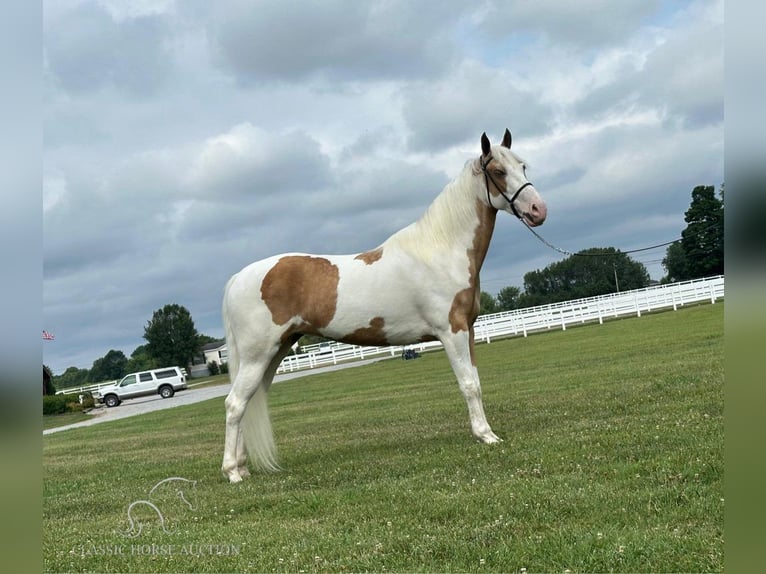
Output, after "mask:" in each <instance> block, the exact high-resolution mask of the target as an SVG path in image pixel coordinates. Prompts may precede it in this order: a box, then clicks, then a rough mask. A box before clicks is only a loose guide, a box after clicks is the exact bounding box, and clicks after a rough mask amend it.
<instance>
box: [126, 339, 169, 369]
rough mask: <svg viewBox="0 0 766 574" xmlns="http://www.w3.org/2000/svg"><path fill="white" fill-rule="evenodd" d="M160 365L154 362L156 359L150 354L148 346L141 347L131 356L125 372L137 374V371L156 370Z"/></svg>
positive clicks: (134, 350)
mask: <svg viewBox="0 0 766 574" xmlns="http://www.w3.org/2000/svg"><path fill="white" fill-rule="evenodd" d="M159 366H160V365H158V364H157V362H156V361H155V360H154V357H152V356H151V354H150V353H149V349H148V347H147V345H139V346H138V347H136V348H135V349H133V352H132V353H131V354H130V359H128V364H127V366H126V367H125V372H127V373H135V372H136V371H148V370H149V369H154V368H156V367H159Z"/></svg>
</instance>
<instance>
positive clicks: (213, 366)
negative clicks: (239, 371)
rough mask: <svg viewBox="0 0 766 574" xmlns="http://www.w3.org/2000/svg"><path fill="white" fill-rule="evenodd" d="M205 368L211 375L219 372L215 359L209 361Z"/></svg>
mask: <svg viewBox="0 0 766 574" xmlns="http://www.w3.org/2000/svg"><path fill="white" fill-rule="evenodd" d="M207 370H208V371H210V374H211V375H217V374H218V373H220V372H221V371H220V370H219V368H218V363H216V362H215V361H210V362H209V363H208V364H207Z"/></svg>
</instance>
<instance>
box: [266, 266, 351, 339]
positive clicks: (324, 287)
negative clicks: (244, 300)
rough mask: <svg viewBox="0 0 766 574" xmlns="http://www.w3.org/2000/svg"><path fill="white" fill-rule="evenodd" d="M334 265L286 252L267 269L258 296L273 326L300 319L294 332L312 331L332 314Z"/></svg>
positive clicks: (335, 295)
mask: <svg viewBox="0 0 766 574" xmlns="http://www.w3.org/2000/svg"><path fill="white" fill-rule="evenodd" d="M338 278H339V273H338V267H337V266H336V265H334V264H332V263H331V262H330V261H328V260H327V259H325V258H323V257H311V256H309V255H288V256H286V257H282V258H281V259H280V260H279V261H277V263H276V264H275V265H274V267H272V268H271V269H269V272H268V273H266V276H265V277H264V278H263V282H262V283H261V298H262V299H263V302H264V303H266V306H267V307H268V308H269V311H271V318H272V320H273V321H274V323H276V324H277V325H284V324H285V323H287V322H288V321H290V320H291V319H293V318H294V317H300V318H301V324H300V325H299V328H293V329H291V331H292V332H297V331H301V332H304V331H314V332H315V331H316V330H317V329H321V328H322V327H326V326H327V325H328V324H329V323H330V321H332V318H333V317H334V316H335V308H336V305H337V302H338Z"/></svg>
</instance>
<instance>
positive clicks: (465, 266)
mask: <svg viewBox="0 0 766 574" xmlns="http://www.w3.org/2000/svg"><path fill="white" fill-rule="evenodd" d="M525 168H526V166H525V165H524V162H523V161H522V160H521V159H520V158H519V157H518V156H517V155H515V154H514V153H513V152H511V132H510V131H508V130H505V135H504V137H503V140H502V143H501V144H500V145H494V146H491V145H490V142H489V139H488V138H487V135H486V134H482V136H481V156H480V157H478V158H476V159H474V160H469V161H468V162H467V163H466V165H465V168H464V169H463V171H462V173H461V174H460V175H459V176H458V177H457V178H456V179H455V180H453V181H452V182H450V183H448V184H447V186H446V187H445V188H444V190H443V191H442V192H441V194H439V196H437V197H436V199H435V200H434V202H433V203H432V204H431V205H430V206H429V207H428V209H427V210H426V212H425V214H424V215H423V216H422V217H421V218H420V219H419V220H418V221H416V222H415V223H412V224H411V225H409V226H407V227H405V228H404V229H402V230H400V231H398V232H397V233H394V234H393V235H392V236H391V237H389V238H388V239H387V240H386V241H384V242H383V243H382V244H381V245H380V246H379V247H376V248H375V249H372V250H370V251H365V252H363V253H358V254H352V255H307V254H304V253H287V254H282V255H277V256H274V257H270V258H267V259H263V260H261V261H256V262H255V263H252V264H250V265H248V266H247V267H245V268H244V269H242V271H240V272H239V273H237V274H236V275H234V276H233V277H232V278H231V279H230V280H229V282H228V283H227V284H226V290H225V294H224V299H223V320H224V326H225V331H226V343H227V346H228V350H229V376H230V378H231V382H232V387H231V391H229V394H228V396H227V397H226V403H225V404H226V438H225V444H224V454H223V465H222V468H221V470H222V472H223V474H224V476H225V477H226V478H228V479H229V481H230V482H239V481H241V480H242V478H243V477H245V476H248V475H249V474H250V472H249V470H248V468H247V454H248V453H249V454H250V458H251V459H252V461H253V463H254V464H255V465H256V466H258V467H260V468H262V469H264V470H276V469H278V466H277V463H276V457H275V448H274V438H273V434H272V430H271V423H270V420H269V414H268V408H267V402H266V396H267V393H268V390H269V387H270V386H271V382H272V379H273V377H274V373H275V372H276V370H277V367H278V366H279V364H280V362H281V361H282V359H283V358H284V357H285V356H286V355H287V354H288V353H289V351H290V348H291V347H292V345H294V344H295V343H296V342H297V341H298V339H299V338H300V337H301V335H303V334H312V335H321V336H322V337H327V338H330V339H334V340H336V341H342V342H344V343H352V344H357V345H406V344H410V343H416V342H421V341H433V340H439V341H441V343H442V345H443V346H444V349H445V351H446V353H447V357H448V358H449V361H450V365H451V366H452V370H453V371H454V373H455V376H456V377H457V382H458V385H459V387H460V390H461V391H462V393H463V396H464V398H465V401H466V403H467V405H468V413H469V416H470V421H471V431H472V432H473V435H474V436H475V437H476V438H477V439H478V440H480V441H481V442H484V443H495V442H498V441H499V440H500V439H499V438H498V437H497V436H496V435H495V433H493V432H492V429H491V428H490V426H489V424H488V423H487V419H486V416H485V415H484V407H483V406H482V401H481V387H480V384H479V373H478V371H477V369H476V361H475V356H474V332H473V324H474V321H475V320H476V317H477V316H478V314H479V295H480V288H479V271H480V270H481V265H482V263H483V262H484V257H485V256H486V254H487V249H488V248H489V242H490V239H491V238H492V231H493V229H494V226H495V217H496V215H497V212H498V211H500V210H502V211H507V212H509V213H511V214H513V215H515V216H516V217H518V218H519V219H522V220H523V221H524V222H525V223H526V224H527V225H529V226H537V225H541V224H542V223H543V221H545V217H546V214H547V208H546V205H545V202H544V201H543V200H542V198H541V197H540V195H539V194H538V193H537V190H536V189H535V188H534V186H533V185H532V184H531V183H530V182H529V181H528V180H527V178H526V175H525Z"/></svg>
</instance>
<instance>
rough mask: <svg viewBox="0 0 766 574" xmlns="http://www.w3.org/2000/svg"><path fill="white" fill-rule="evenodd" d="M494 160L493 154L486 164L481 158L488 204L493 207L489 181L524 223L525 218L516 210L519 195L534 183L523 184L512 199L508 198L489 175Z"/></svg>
mask: <svg viewBox="0 0 766 574" xmlns="http://www.w3.org/2000/svg"><path fill="white" fill-rule="evenodd" d="M493 159H495V158H493V157H492V154H490V155H489V157H488V158H487V161H486V162H484V161H483V160H482V159H481V158H479V163H480V164H481V171H482V172H484V185H485V186H486V187H487V203H489V205H490V206H491V205H492V200H491V198H490V196H489V181H490V180H492V183H493V184H494V185H495V187H496V188H497V191H498V192H500V195H502V196H503V197H504V198H505V200H506V201H507V202H508V205H510V207H511V211H512V212H513V214H514V215H515V216H516V217H517V218H519V219H521V220H522V221H523V220H524V218H523V216H522V215H521V214H519V212H518V210H517V209H516V198H518V197H519V194H520V193H521V191H522V190H523V189H524V188H525V187H527V186H530V185H532V182H531V181H528V182H526V183H524V184H522V185H521V187H520V188H519V189H517V190H516V192H515V193H514V194H513V195H512V196H511V197H508V196H507V195H506V194H505V192H504V191H503V188H502V187H500V186H499V185H498V184H497V182H496V181H495V179H494V178H493V177H492V176H491V175H489V170H487V166H489V163H490V162H491V161H492V160H493Z"/></svg>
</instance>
